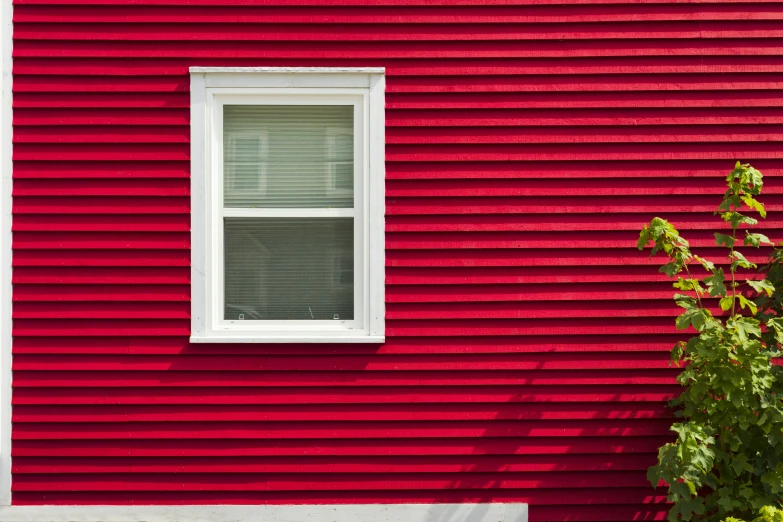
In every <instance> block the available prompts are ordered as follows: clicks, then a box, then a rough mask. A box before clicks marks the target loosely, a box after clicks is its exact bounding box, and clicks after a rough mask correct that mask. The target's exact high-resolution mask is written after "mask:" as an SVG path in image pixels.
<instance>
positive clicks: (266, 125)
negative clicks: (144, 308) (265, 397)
mask: <svg viewBox="0 0 783 522" xmlns="http://www.w3.org/2000/svg"><path fill="white" fill-rule="evenodd" d="M190 72H191V179H192V184H191V189H192V190H191V202H192V224H191V237H192V249H193V250H192V271H191V275H192V296H191V299H192V307H191V308H192V335H191V342H232V343H240V342H383V340H384V235H383V229H384V223H383V215H384V72H383V69H378V68H372V69H353V68H348V69H320V68H309V69H289V68H213V67H192V68H191V69H190Z"/></svg>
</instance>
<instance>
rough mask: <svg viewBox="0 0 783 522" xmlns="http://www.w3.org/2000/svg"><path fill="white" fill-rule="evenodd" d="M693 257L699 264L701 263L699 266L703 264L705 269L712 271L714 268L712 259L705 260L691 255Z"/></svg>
mask: <svg viewBox="0 0 783 522" xmlns="http://www.w3.org/2000/svg"><path fill="white" fill-rule="evenodd" d="M693 259H695V260H696V261H698V262H699V264H701V266H703V267H704V269H705V270H706V271H708V272H712V271H713V270H715V263H713V262H712V261H707V260H706V259H704V258H702V257H699V256H693Z"/></svg>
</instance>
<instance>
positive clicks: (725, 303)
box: [719, 295, 734, 312]
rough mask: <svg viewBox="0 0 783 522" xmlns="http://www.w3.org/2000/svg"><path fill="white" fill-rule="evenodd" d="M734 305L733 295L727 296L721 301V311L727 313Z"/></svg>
mask: <svg viewBox="0 0 783 522" xmlns="http://www.w3.org/2000/svg"><path fill="white" fill-rule="evenodd" d="M733 303H734V296H733V295H727V296H726V297H724V298H723V299H721V300H720V303H719V305H720V309H721V310H723V311H724V312H726V311H727V310H729V309H730V308H731V305H732V304H733Z"/></svg>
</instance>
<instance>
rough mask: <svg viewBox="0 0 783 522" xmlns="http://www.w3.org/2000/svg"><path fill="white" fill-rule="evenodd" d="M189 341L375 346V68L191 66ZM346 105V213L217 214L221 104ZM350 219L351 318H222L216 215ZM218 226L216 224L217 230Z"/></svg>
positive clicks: (379, 153) (380, 243)
mask: <svg viewBox="0 0 783 522" xmlns="http://www.w3.org/2000/svg"><path fill="white" fill-rule="evenodd" d="M190 73H191V249H192V250H191V256H192V259H191V266H192V268H191V314H192V315H191V338H190V341H191V342H193V343H287V342H297V343H302V342H307V343H362V342H364V343H367V342H370V343H380V342H383V341H384V340H385V336H384V316H385V305H384V301H385V299H384V297H385V295H384V262H385V252H384V249H385V238H384V208H385V204H384V179H385V169H384V154H385V153H384V144H385V136H384V128H385V120H384V90H385V77H384V70H383V69H382V68H274V67H273V68H266V67H261V68H255V67H253V68H215V67H191V68H190ZM226 103H236V104H243V105H244V104H286V105H291V104H302V105H311V104H318V105H328V104H337V105H346V104H353V105H354V111H355V117H354V136H355V139H354V155H355V157H354V161H355V164H356V165H357V169H359V171H360V172H361V174H362V175H361V176H356V179H355V190H354V193H355V198H356V204H355V207H354V208H347V209H345V208H338V209H291V208H284V209H260V208H259V209H256V208H253V209H225V210H224V209H223V206H222V205H223V196H222V194H223V185H222V179H221V178H220V176H219V175H215V173H219V172H221V170H222V156H221V154H222V112H223V111H222V105H223V104H226ZM262 216H263V217H354V242H355V246H354V252H355V258H354V274H355V275H354V283H355V284H354V287H355V295H354V306H355V314H354V319H353V320H352V321H344V320H339V321H225V320H224V319H223V315H222V314H223V294H222V292H223V288H222V287H223V275H222V274H223V268H222V263H223V237H222V235H223V226H222V219H223V217H262ZM218 225H219V226H218Z"/></svg>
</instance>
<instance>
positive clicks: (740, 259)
mask: <svg viewBox="0 0 783 522" xmlns="http://www.w3.org/2000/svg"><path fill="white" fill-rule="evenodd" d="M729 257H730V258H732V259H733V261H732V262H731V264H732V266H736V265H739V266H741V267H742V268H756V263H751V262H750V261H748V259H747V258H746V257H745V256H744V255H742V254H741V253H740V252H738V251H736V250H735V251H733V252H732V253H731V255H730V256H729Z"/></svg>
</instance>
